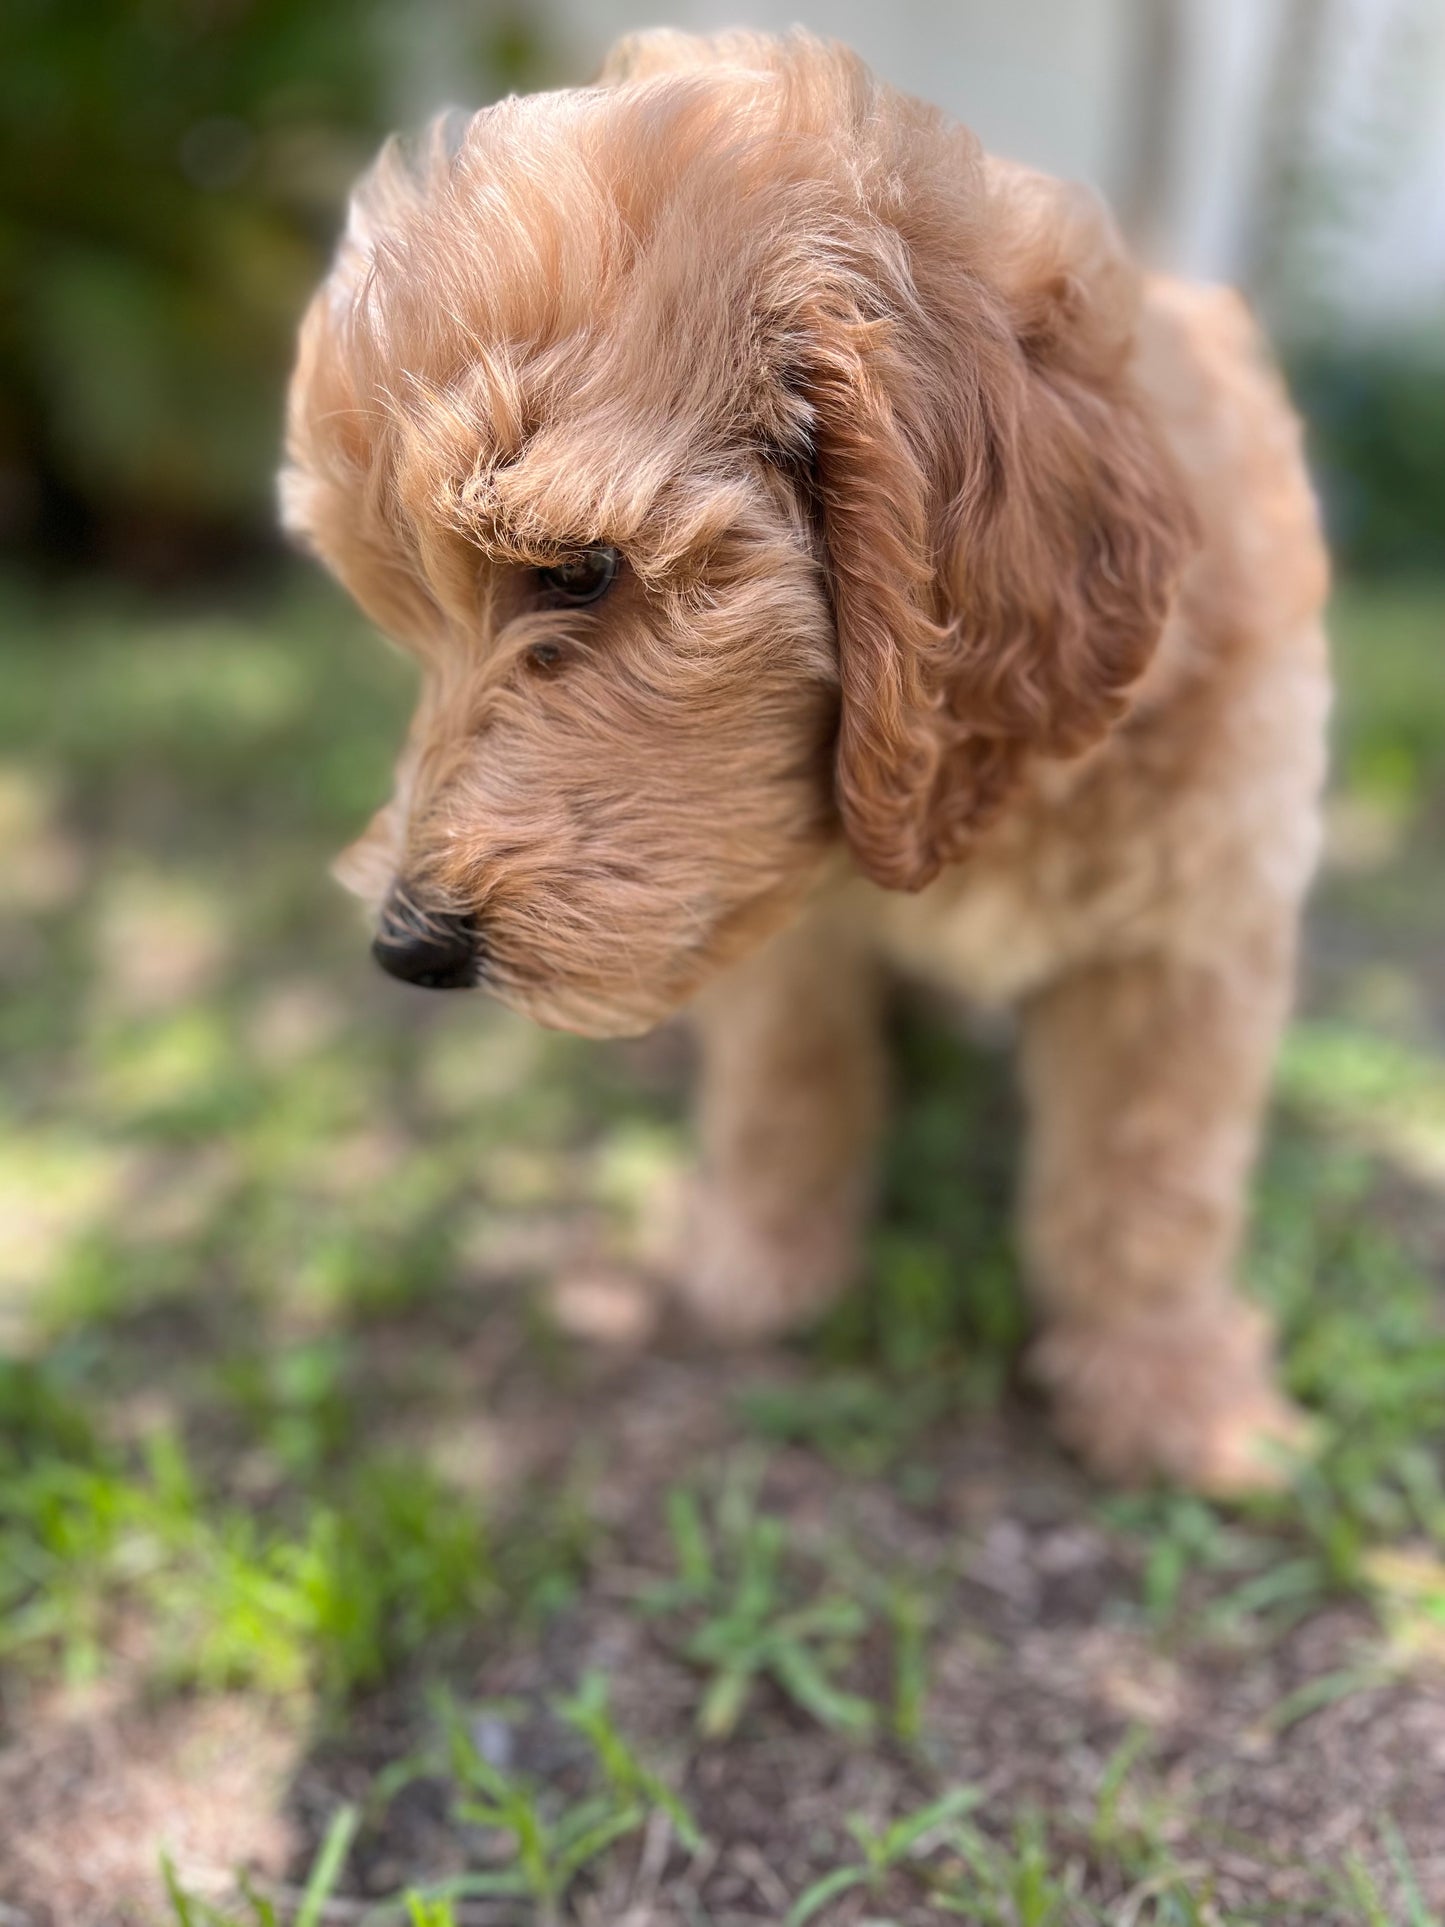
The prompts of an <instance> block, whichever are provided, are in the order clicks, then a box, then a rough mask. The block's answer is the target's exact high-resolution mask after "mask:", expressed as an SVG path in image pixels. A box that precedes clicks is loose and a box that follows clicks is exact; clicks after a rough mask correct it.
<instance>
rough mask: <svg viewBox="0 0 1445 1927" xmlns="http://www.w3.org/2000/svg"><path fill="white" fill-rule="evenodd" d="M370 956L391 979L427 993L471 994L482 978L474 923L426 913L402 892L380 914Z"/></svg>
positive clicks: (393, 897) (435, 912) (460, 917)
mask: <svg viewBox="0 0 1445 1927" xmlns="http://www.w3.org/2000/svg"><path fill="white" fill-rule="evenodd" d="M371 954H372V956H373V957H375V959H376V961H377V962H378V963H379V964H380V965H381V967H382V969H383V970H385V971H387V972H389V973H390V975H391V976H393V977H400V978H401V980H402V982H403V983H407V984H420V985H421V986H422V987H423V988H424V989H426V990H470V989H471V988H472V986H473V985H474V984H475V983H476V982H477V980H478V978H479V977H480V976H481V965H482V943H481V939H480V937H479V935H478V933H477V927H476V923H475V920H474V919H473V918H471V917H470V916H456V915H453V914H451V913H450V912H447V911H438V910H422V909H420V908H419V907H418V906H417V905H416V904H415V903H413V902H412V900H411V899H410V897H407V896H404V895H403V894H401V893H400V892H394V893H393V894H392V896H391V897H390V898H389V899H388V901H387V905H386V908H385V909H384V910H383V911H382V913H381V922H380V924H379V925H378V927H377V932H376V937H375V940H374V941H373V943H372V946H371Z"/></svg>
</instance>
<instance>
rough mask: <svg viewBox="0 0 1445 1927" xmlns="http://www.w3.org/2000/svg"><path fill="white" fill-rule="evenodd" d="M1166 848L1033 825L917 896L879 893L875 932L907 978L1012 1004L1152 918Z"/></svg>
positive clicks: (1143, 840) (1149, 841)
mask: <svg viewBox="0 0 1445 1927" xmlns="http://www.w3.org/2000/svg"><path fill="white" fill-rule="evenodd" d="M1165 854H1166V853H1165V852H1164V851H1163V849H1162V848H1161V846H1160V845H1159V844H1158V843H1156V842H1155V841H1154V839H1153V838H1151V837H1148V836H1134V837H1129V838H1127V839H1125V840H1123V841H1122V842H1120V841H1108V842H1105V843H1103V844H1099V843H1094V842H1091V840H1090V839H1088V838H1082V839H1081V838H1079V837H1077V836H1071V835H1070V834H1069V833H1068V831H1067V829H1065V828H1064V826H1063V825H1061V824H1060V825H1050V826H1049V828H1048V829H1045V830H1042V833H1040V826H1037V825H1036V826H1034V827H1033V830H1032V833H1030V832H1028V831H1023V832H1021V833H1020V834H1019V836H1018V837H1017V838H1016V839H1015V838H1008V839H1006V840H1005V841H1002V842H1000V843H998V844H994V845H990V846H985V849H984V850H983V851H982V852H980V853H979V854H978V855H977V856H976V857H975V858H974V859H972V860H971V861H968V862H965V863H962V864H960V865H959V866H958V867H957V868H955V869H952V870H947V871H945V872H944V873H943V875H942V876H941V877H940V878H939V879H938V881H937V882H936V883H934V884H932V885H930V887H929V888H928V889H927V890H924V891H921V892H920V893H919V894H918V895H917V896H900V895H893V894H885V893H883V892H874V893H872V894H873V902H872V904H871V905H870V913H871V917H872V918H873V920H874V921H873V928H874V930H875V932H876V935H877V939H878V941H879V942H880V945H881V947H882V949H883V951H884V954H885V955H886V956H887V957H888V958H889V960H890V961H891V962H892V963H893V964H894V965H895V966H896V967H897V968H899V969H900V970H902V971H904V972H905V973H906V974H908V975H910V976H915V977H919V978H922V979H923V980H925V981H927V982H931V983H934V984H937V985H939V986H940V987H942V988H945V989H947V990H950V991H953V992H955V993H961V994H962V995H964V996H965V997H968V998H969V999H971V1000H973V1001H974V1002H977V1003H980V1004H985V1005H1007V1004H1012V1003H1015V1002H1017V1000H1018V999H1019V998H1020V997H1023V996H1026V995H1028V993H1029V992H1030V991H1033V990H1036V989H1038V988H1039V986H1040V985H1042V984H1043V983H1045V982H1046V981H1047V980H1048V979H1049V978H1050V977H1052V976H1055V975H1056V974H1057V973H1058V971H1059V970H1060V968H1061V967H1064V966H1066V965H1068V964H1070V963H1073V962H1077V961H1080V960H1082V959H1084V958H1085V957H1087V956H1089V955H1091V954H1092V955H1097V954H1099V953H1100V952H1102V951H1105V950H1107V949H1108V948H1109V947H1110V944H1111V940H1116V939H1118V938H1120V937H1121V936H1123V934H1124V933H1126V932H1128V931H1130V930H1131V929H1134V930H1137V929H1139V928H1140V927H1141V926H1142V925H1143V924H1145V923H1146V922H1147V921H1148V920H1149V919H1150V918H1151V917H1152V916H1153V915H1155V913H1156V910H1157V905H1158V902H1159V898H1160V883H1161V860H1162V859H1163V858H1164V856H1165Z"/></svg>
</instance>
